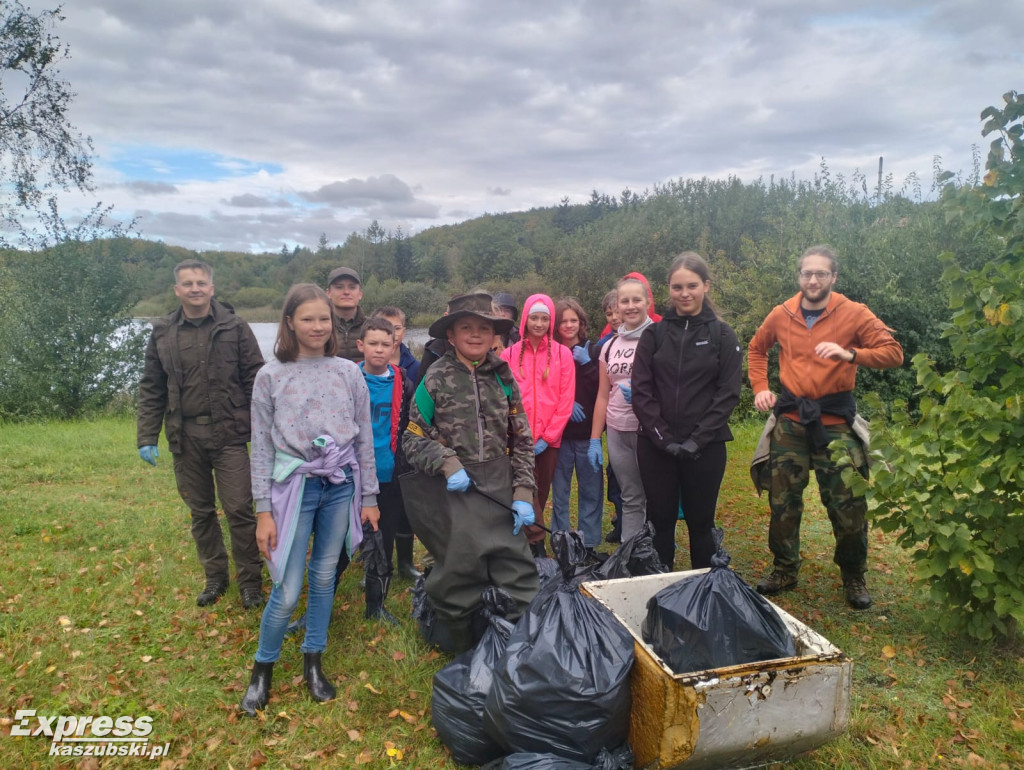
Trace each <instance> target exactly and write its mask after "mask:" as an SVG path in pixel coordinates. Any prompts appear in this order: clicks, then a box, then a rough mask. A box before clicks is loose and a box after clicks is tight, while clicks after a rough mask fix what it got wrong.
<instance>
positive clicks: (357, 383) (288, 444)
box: [250, 356, 379, 512]
mask: <svg viewBox="0 0 1024 770" xmlns="http://www.w3.org/2000/svg"><path fill="white" fill-rule="evenodd" d="M323 435H327V436H330V437H331V438H333V439H334V441H335V443H336V444H337V445H338V446H339V447H344V446H347V445H348V444H350V443H351V444H352V446H353V449H354V450H355V455H356V459H357V461H358V462H359V469H360V471H361V473H360V481H361V485H362V505H363V507H364V508H365V507H367V506H374V505H376V504H377V492H378V491H379V488H378V486H377V465H376V462H375V461H374V455H373V428H372V426H371V425H370V393H369V391H368V390H367V388H366V382H365V381H364V380H363V373H362V372H361V371H360V370H359V367H358V366H356V365H355V364H354V363H352V362H351V361H348V360H346V359H344V358H328V357H326V356H321V357H319V358H300V359H299V360H298V361H293V362H291V363H287V364H283V363H281V362H280V361H278V360H277V359H272V360H271V361H269V362H268V363H267V364H266V365H264V367H263V368H262V369H260V371H259V373H258V374H257V375H256V382H255V383H254V384H253V389H252V459H251V461H250V465H251V467H252V496H253V499H254V500H255V501H256V510H257V512H262V511H269V510H270V509H271V506H270V482H271V478H272V476H273V473H274V457H275V454H276V452H277V451H281V452H284V453H285V454H289V455H292V456H293V457H301V458H302V459H303V460H307V461H309V460H312V459H313V451H312V450H313V440H314V439H316V438H317V437H318V436H323Z"/></svg>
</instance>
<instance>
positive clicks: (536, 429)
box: [501, 294, 576, 556]
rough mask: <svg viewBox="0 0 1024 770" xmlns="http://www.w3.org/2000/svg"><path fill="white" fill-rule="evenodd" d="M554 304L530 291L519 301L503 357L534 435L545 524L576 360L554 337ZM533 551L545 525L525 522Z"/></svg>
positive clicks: (537, 507)
mask: <svg viewBox="0 0 1024 770" xmlns="http://www.w3.org/2000/svg"><path fill="white" fill-rule="evenodd" d="M554 333H555V303H554V302H552V301H551V297H549V296H548V295H546V294H532V295H530V297H528V298H527V300H526V304H525V305H523V314H522V318H521V319H520V321H519V334H520V336H521V339H520V340H519V342H517V343H515V344H514V345H511V346H510V347H507V348H505V350H503V351H502V353H501V357H502V359H504V360H505V361H506V362H507V363H508V365H509V366H510V367H511V369H512V375H513V376H514V377H515V378H516V383H517V384H518V385H519V390H520V392H521V393H522V395H523V408H524V409H526V417H527V419H528V420H529V423H530V431H531V432H532V433H533V440H534V442H535V443H534V449H533V451H534V455H535V465H534V476H535V480H536V482H537V492H536V497H534V500H533V507H534V513H535V516H536V519H537V522H538V523H539V524H543V523H544V506H545V505H547V501H548V493H549V492H550V490H551V479H552V477H553V476H554V474H555V464H556V463H557V461H558V447H559V446H560V445H561V443H562V431H563V430H565V426H566V424H567V423H568V422H569V415H571V414H572V405H573V398H574V394H575V392H576V365H575V363H574V362H573V359H572V353H571V352H570V350H569V348H567V347H566V346H565V345H562V344H561V343H558V342H555V339H554ZM525 529H526V532H527V539H528V540H529V542H530V545H531V547H532V549H533V552H534V555H535V556H544V555H545V553H546V551H545V549H544V530H543V529H541V528H540V527H526V528H525Z"/></svg>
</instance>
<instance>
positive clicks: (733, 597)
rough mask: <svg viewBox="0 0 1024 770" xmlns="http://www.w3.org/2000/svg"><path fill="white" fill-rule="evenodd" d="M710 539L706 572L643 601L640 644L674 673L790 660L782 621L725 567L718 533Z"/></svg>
mask: <svg viewBox="0 0 1024 770" xmlns="http://www.w3.org/2000/svg"><path fill="white" fill-rule="evenodd" d="M713 534H714V538H715V546H716V549H717V552H716V553H715V555H714V556H712V557H711V570H710V571H709V572H706V573H704V574H703V575H700V576H698V577H693V578H689V579H687V580H680V581H679V582H678V583H674V584H672V585H671V586H669V587H668V588H664V589H662V590H661V591H659V592H658V593H656V594H655V595H654V596H652V597H651V598H650V599H649V600H648V602H647V617H646V618H645V619H644V624H643V638H644V641H645V642H647V643H648V644H649V645H651V648H652V649H653V650H654V652H655V653H656V654H657V655H658V657H660V658H661V659H662V660H663V661H665V663H666V665H668V667H669V668H671V669H672V670H673V671H675V672H676V673H677V674H685V673H690V672H694V671H705V670H707V669H713V668H724V667H726V666H736V665H740V664H742V663H756V662H759V661H764V660H774V659H775V658H790V657H793V656H795V655H796V647H795V645H794V643H793V635H792V634H791V633H790V632H789V629H788V628H787V627H786V624H785V622H783V620H782V618H781V617H780V616H779V614H778V613H777V612H775V610H774V609H772V606H771V604H769V603H768V600H767V599H765V598H764V597H763V596H761V595H760V594H759V593H757V591H755V590H754V589H753V588H751V587H750V586H748V585H747V584H746V583H745V582H743V578H741V577H740V576H739V575H737V574H736V573H735V572H733V571H732V570H731V569H730V568H729V554H728V553H726V552H725V550H724V549H723V548H722V538H723V533H722V530H721V529H718V528H716V529H715V530H714V532H713Z"/></svg>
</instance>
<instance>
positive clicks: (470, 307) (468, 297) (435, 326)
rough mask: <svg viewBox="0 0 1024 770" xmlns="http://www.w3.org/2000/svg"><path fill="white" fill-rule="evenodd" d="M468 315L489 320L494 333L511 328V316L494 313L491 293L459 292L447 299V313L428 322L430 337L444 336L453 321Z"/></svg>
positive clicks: (501, 332)
mask: <svg viewBox="0 0 1024 770" xmlns="http://www.w3.org/2000/svg"><path fill="white" fill-rule="evenodd" d="M469 315H472V316H476V317H477V318H483V319H485V320H487V321H490V322H491V323H492V324H494V333H495V334H504V333H505V332H507V331H508V330H509V329H511V328H512V324H513V323H514V322H513V321H512V319H511V318H504V317H502V316H497V315H494V308H493V306H492V304H491V295H490V294H484V293H483V292H480V293H477V294H460V295H459V296H457V297H452V298H451V299H450V300H449V301H448V312H447V314H445V315H443V316H441V317H440V318H438V319H437V320H436V321H434V323H432V324H430V328H429V329H428V330H427V331H428V332H429V333H430V336H431V337H438V338H440V337H444V336H445V333H446V332H447V331H448V329H449V327H451V325H452V324H453V323H455V322H456V321H458V320H459V319H460V318H465V317H466V316H469Z"/></svg>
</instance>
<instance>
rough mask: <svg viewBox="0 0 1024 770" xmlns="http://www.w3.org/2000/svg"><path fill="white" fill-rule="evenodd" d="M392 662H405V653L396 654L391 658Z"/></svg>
mask: <svg viewBox="0 0 1024 770" xmlns="http://www.w3.org/2000/svg"><path fill="white" fill-rule="evenodd" d="M391 660H405V653H404V652H401V651H399V652H396V653H395V654H394V655H392V656H391Z"/></svg>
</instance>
